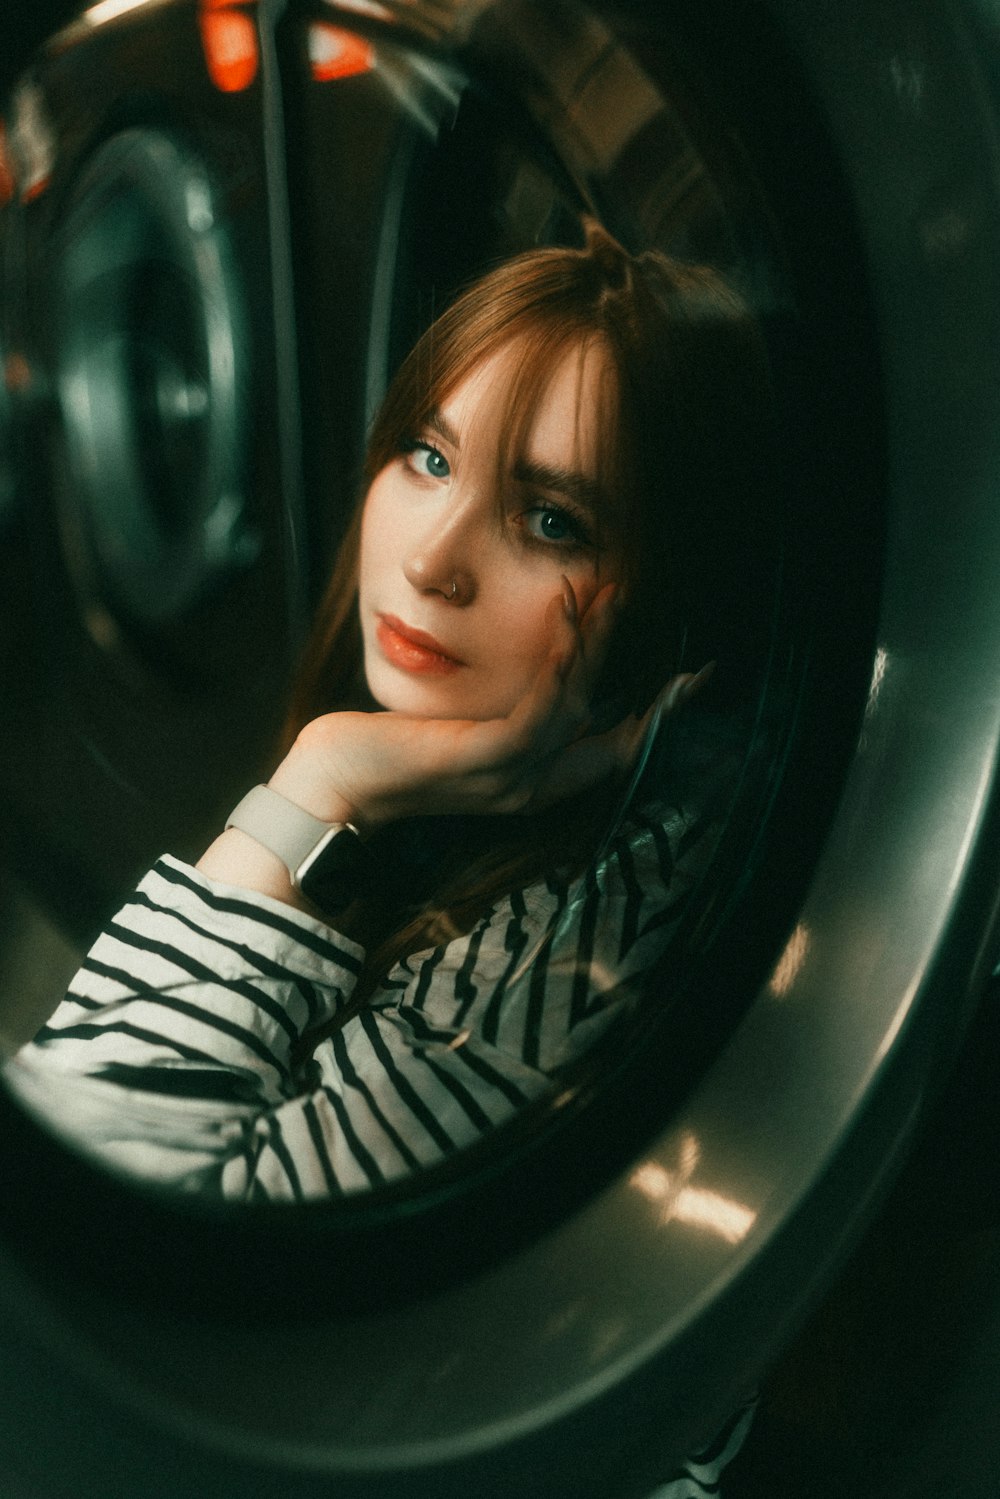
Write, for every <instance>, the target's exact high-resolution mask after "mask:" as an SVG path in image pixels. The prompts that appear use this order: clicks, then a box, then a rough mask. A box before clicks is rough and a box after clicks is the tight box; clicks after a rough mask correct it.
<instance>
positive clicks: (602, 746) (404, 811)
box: [198, 579, 704, 909]
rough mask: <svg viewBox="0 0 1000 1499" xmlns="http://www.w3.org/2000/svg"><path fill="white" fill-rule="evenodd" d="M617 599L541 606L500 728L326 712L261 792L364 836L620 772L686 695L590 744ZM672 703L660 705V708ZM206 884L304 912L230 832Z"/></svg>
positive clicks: (691, 682) (215, 852) (525, 807)
mask: <svg viewBox="0 0 1000 1499" xmlns="http://www.w3.org/2000/svg"><path fill="white" fill-rule="evenodd" d="M615 594H616V589H615V586H614V585H613V584H609V585H607V586H606V587H605V588H603V589H601V590H600V592H599V593H598V594H597V595H596V597H595V598H594V600H593V601H592V603H591V605H590V607H589V609H588V610H587V611H586V614H585V615H584V616H583V617H582V618H581V617H580V616H579V613H578V609H577V602H576V597H575V595H574V593H573V589H572V587H571V585H570V584H569V582H568V581H567V580H565V579H564V580H563V591H562V592H561V594H559V595H557V596H556V597H555V598H554V599H553V600H552V602H551V603H550V605H549V623H550V626H551V637H552V644H551V648H550V651H549V654H548V657H547V659H546V661H545V663H544V665H543V667H542V669H541V670H540V671H539V673H538V676H537V678H536V679H535V681H534V683H533V684H532V687H531V689H530V691H529V692H527V693H526V694H525V696H524V697H523V698H522V699H521V701H520V702H519V703H518V704H517V705H516V706H515V708H514V710H513V711H512V712H511V713H510V714H509V715H508V716H507V717H506V718H497V719H489V720H486V721H479V720H475V719H426V718H414V717H410V716H408V715H407V714H403V713H353V712H340V713H328V714H325V715H324V716H323V717H321V718H317V719H314V720H313V721H312V722H311V723H309V724H307V725H306V726H305V728H304V729H303V730H302V732H301V733H300V734H299V736H298V738H297V739H296V741H295V743H294V745H293V746H292V748H291V750H290V751H289V752H288V754H287V755H286V757H285V759H284V760H283V761H282V762H281V764H280V765H279V766H278V768H277V769H276V770H275V772H274V774H273V776H272V777H271V779H270V782H269V784H270V785H271V786H272V787H273V789H274V790H275V791H278V792H280V793H281V794H282V795H283V796H285V797H287V798H288V800H289V801H292V802H295V803H296V804H297V805H298V806H300V807H303V808H305V810H306V811H308V812H311V813H312V814H313V816H314V817H318V818H320V819H322V820H323V821H324V822H352V823H354V824H355V825H356V826H358V827H360V828H361V829H362V830H363V831H364V830H370V829H372V828H375V827H378V826H380V825H381V824H383V823H386V822H392V821H395V820H396V819H398V818H402V817H413V816H424V815H433V814H444V813H462V812H464V813H477V814H488V813H504V814H508V813H524V812H531V811H533V810H537V809H540V808H542V807H545V806H549V805H551V804H552V803H553V802H556V801H560V800H562V799H563V798H565V797H569V796H573V795H575V794H577V793H579V792H581V791H584V790H586V789H587V787H588V786H591V785H596V784H597V783H598V782H599V781H601V780H603V779H604V778H605V777H606V776H608V775H610V774H612V773H620V774H622V775H624V774H625V773H627V771H628V769H629V767H630V766H631V765H632V763H633V761H634V760H635V757H636V755H637V754H638V752H639V749H640V746H641V744H642V742H643V737H644V735H645V733H646V731H647V729H648V727H649V725H650V722H651V720H652V716H653V714H654V713H655V712H656V711H657V709H658V708H659V710H660V711H662V709H663V707H664V706H671V705H672V703H673V701H674V700H675V699H676V698H677V697H678V696H682V695H684V693H685V692H686V691H687V690H690V689H691V688H693V687H695V686H696V685H697V684H698V682H699V681H700V679H701V677H702V676H703V675H704V673H700V674H699V677H698V678H690V677H676V678H674V680H673V682H671V683H670V684H669V686H668V687H667V688H666V689H665V691H664V693H663V694H661V697H660V699H658V701H657V703H656V704H654V705H653V707H652V708H651V709H650V711H649V713H647V714H646V715H645V716H644V717H643V718H635V717H632V716H630V717H628V718H627V719H625V720H623V721H622V722H621V723H620V724H618V725H617V726H616V727H614V728H613V729H611V730H609V731H607V732H605V733H602V734H599V735H588V734H587V727H588V724H589V722H590V699H591V695H592V692H593V688H594V684H595V682H596V680H597V676H598V673H599V671H600V669H601V665H602V663H603V661H604V657H605V653H606V650H607V644H608V639H609V636H610V633H611V628H612V625H613V617H614V600H615ZM668 698H669V702H668V701H667V699H668ZM198 867H199V869H201V870H202V871H203V872H204V873H205V874H208V875H210V876H213V877H214V878H217V879H220V880H225V881H227V882H229V883H232V884H236V885H241V886H243V887H245V888H249V889H254V890H259V891H262V892H263V893H264V894H267V895H272V896H274V897H276V898H277V899H279V900H284V901H286V902H288V903H290V904H292V905H296V906H299V907H302V908H305V909H308V907H307V906H306V905H305V902H303V901H302V899H301V897H300V896H299V895H298V893H297V892H296V891H295V890H294V888H293V887H292V884H291V880H290V878H289V875H288V871H287V870H286V869H285V867H284V865H283V864H282V863H281V861H280V859H278V858H277V857H276V855H274V854H272V853H270V852H269V851H268V850H267V849H265V848H263V847H262V846H261V845H260V844H258V843H256V842H255V840H254V839H252V838H250V837H248V835H247V834H245V833H242V832H241V831H240V830H239V829H237V828H230V829H229V830H228V831H227V832H225V833H224V834H222V835H221V837H219V838H217V839H216V841H215V842H214V843H213V844H212V845H211V847H210V848H209V849H208V850H207V852H206V853H205V855H204V856H203V858H202V859H201V860H200V861H199V864H198Z"/></svg>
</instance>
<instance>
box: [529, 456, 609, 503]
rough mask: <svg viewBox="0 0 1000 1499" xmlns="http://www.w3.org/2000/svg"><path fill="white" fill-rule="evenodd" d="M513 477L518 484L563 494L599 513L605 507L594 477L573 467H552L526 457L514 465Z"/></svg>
mask: <svg viewBox="0 0 1000 1499" xmlns="http://www.w3.org/2000/svg"><path fill="white" fill-rule="evenodd" d="M514 478H515V479H516V480H517V481H518V483H520V484H531V485H533V486H534V487H535V488H536V489H546V490H549V491H551V492H552V493H553V494H562V495H565V496H566V498H567V499H569V500H575V501H576V503H577V504H578V505H582V506H584V508H585V509H587V510H591V511H593V512H594V513H595V514H600V513H601V511H602V510H603V509H604V508H605V500H604V489H603V486H602V485H600V484H599V483H598V482H597V480H596V479H588V478H587V476H586V474H580V473H576V472H575V471H574V470H573V469H567V468H552V467H550V466H549V464H547V463H532V462H531V460H530V459H528V458H522V459H520V460H519V461H518V462H517V463H516V464H515V465H514Z"/></svg>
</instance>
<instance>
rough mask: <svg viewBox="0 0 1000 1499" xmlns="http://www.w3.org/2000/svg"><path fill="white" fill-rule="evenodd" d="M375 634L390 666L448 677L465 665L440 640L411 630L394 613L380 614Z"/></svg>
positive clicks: (419, 631)
mask: <svg viewBox="0 0 1000 1499" xmlns="http://www.w3.org/2000/svg"><path fill="white" fill-rule="evenodd" d="M377 619H378V625H377V627H376V632H375V633H376V635H377V637H378V643H379V649H380V650H381V652H382V654H383V656H384V657H385V659H386V660H387V661H388V662H389V664H390V666H398V667H399V668H400V670H401V671H408V672H413V673H415V674H417V675H420V676H441V677H444V676H449V675H450V674H451V673H452V672H454V671H459V670H460V669H461V668H462V667H463V666H464V665H465V662H464V661H460V660H459V659H458V657H457V656H449V655H448V653H447V651H446V650H445V649H444V647H443V646H442V645H441V643H440V642H439V641H437V640H435V639H434V636H433V635H428V634H427V633H426V632H425V631H424V630H414V629H411V628H410V626H409V625H404V624H403V622H402V620H399V619H397V618H396V617H395V615H393V614H379V615H378V616H377Z"/></svg>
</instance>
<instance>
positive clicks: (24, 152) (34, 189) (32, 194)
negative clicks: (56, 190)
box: [10, 79, 56, 203]
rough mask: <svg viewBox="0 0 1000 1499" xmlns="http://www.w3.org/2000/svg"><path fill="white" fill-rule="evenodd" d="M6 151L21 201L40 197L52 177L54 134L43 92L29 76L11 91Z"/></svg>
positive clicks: (54, 149)
mask: <svg viewBox="0 0 1000 1499" xmlns="http://www.w3.org/2000/svg"><path fill="white" fill-rule="evenodd" d="M10 155H11V159H12V161H13V166H14V173H13V175H14V177H15V179H16V181H17V186H18V189H19V191H20V194H21V199H22V201H23V202H25V203H30V202H32V200H33V199H35V198H39V197H41V195H42V193H44V192H45V190H46V188H47V187H48V185H49V182H50V181H51V178H52V168H53V166H54V164H55V158H56V138H55V131H54V130H53V129H52V125H51V123H50V122H49V113H48V106H47V104H46V102H45V95H44V94H43V92H42V90H41V89H40V88H39V86H38V84H37V83H35V82H33V81H32V80H31V79H26V80H25V81H24V82H23V83H20V84H19V85H18V87H17V89H16V90H15V93H14V98H13V101H12V110H11V117H10Z"/></svg>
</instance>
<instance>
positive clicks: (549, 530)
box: [525, 505, 591, 546]
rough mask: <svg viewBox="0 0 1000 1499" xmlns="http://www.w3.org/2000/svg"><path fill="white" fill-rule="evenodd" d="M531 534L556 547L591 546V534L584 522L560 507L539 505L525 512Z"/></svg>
mask: <svg viewBox="0 0 1000 1499" xmlns="http://www.w3.org/2000/svg"><path fill="white" fill-rule="evenodd" d="M525 521H526V524H527V528H528V531H529V532H530V534H531V535H532V536H533V537H535V538H536V539H537V540H539V541H550V542H552V543H553V545H555V546H589V545H590V542H591V537H590V534H589V532H588V530H587V528H586V526H585V525H584V524H583V522H582V521H579V520H577V518H576V516H574V515H571V514H570V512H569V511H568V510H563V509H561V508H560V507H559V506H558V505H539V506H538V507H537V509H534V510H528V511H526V512H525Z"/></svg>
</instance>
